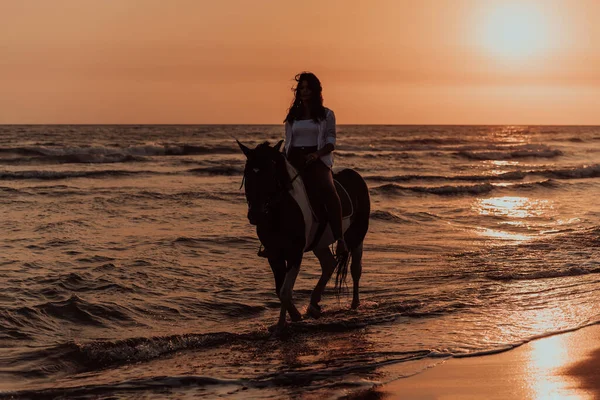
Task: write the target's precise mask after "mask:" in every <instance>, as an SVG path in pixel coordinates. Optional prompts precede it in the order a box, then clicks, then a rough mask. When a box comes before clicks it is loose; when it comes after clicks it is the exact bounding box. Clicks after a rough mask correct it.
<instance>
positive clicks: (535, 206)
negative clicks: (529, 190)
mask: <svg viewBox="0 0 600 400" xmlns="http://www.w3.org/2000/svg"><path fill="white" fill-rule="evenodd" d="M475 207H476V208H477V210H478V213H479V215H494V216H505V217H509V218H528V217H539V216H542V215H544V213H545V211H546V210H548V209H549V208H552V205H551V204H550V202H549V201H548V200H532V199H530V198H528V197H516V196H504V197H492V198H490V199H478V200H477V203H476V205H475Z"/></svg>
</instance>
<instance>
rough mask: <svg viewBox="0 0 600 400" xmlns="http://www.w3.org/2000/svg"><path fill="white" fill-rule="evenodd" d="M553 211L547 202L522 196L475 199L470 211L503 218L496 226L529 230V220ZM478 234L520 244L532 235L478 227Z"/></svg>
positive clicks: (550, 204) (530, 225)
mask: <svg viewBox="0 0 600 400" xmlns="http://www.w3.org/2000/svg"><path fill="white" fill-rule="evenodd" d="M552 209H553V203H552V202H551V201H549V200H538V199H531V198H529V197H523V196H502V197H492V198H487V199H477V200H476V201H475V203H474V204H473V206H472V210H473V211H474V212H475V213H476V214H478V215H479V216H491V217H499V218H503V219H504V221H501V222H498V225H505V226H512V227H517V228H522V229H530V227H532V225H533V223H532V222H531V221H530V219H531V218H535V217H542V216H545V215H547V214H548V213H549V212H550V211H551V210H552ZM478 233H479V234H480V235H482V236H486V237H490V238H495V239H503V240H512V241H516V242H522V241H526V240H530V239H532V238H533V235H528V234H523V233H514V232H507V231H505V230H501V229H491V228H486V227H479V228H478Z"/></svg>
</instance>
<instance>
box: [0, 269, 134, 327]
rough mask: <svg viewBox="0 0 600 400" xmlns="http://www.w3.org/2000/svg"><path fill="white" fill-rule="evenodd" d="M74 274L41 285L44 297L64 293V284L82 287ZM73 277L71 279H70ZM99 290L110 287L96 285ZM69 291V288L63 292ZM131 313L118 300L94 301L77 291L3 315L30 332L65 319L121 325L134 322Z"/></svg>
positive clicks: (0, 313) (5, 311)
mask: <svg viewBox="0 0 600 400" xmlns="http://www.w3.org/2000/svg"><path fill="white" fill-rule="evenodd" d="M73 279H74V278H72V277H67V280H66V281H65V282H61V284H60V285H59V286H56V287H53V286H47V287H46V288H44V289H40V291H39V292H40V293H41V294H43V295H44V297H46V298H48V297H55V296H60V293H61V287H62V288H64V289H67V290H66V292H69V291H70V290H69V287H71V288H73V287H75V288H77V289H78V290H80V289H81V286H79V287H78V286H77V285H78V284H79V285H81V282H77V279H75V280H73ZM69 280H70V281H71V282H69ZM95 289H97V290H106V289H107V287H106V286H104V287H96V288H95ZM63 293H65V292H63ZM130 314H131V313H130V312H129V311H128V310H127V309H126V308H124V307H123V306H120V305H118V304H116V303H102V304H98V303H92V302H90V301H86V300H83V299H81V298H80V297H78V296H76V295H71V297H70V298H68V299H67V300H62V301H47V302H45V303H42V304H38V305H35V306H23V307H19V308H16V309H8V308H7V309H3V310H0V319H3V320H4V321H5V322H6V323H7V324H8V325H6V326H5V328H10V329H15V330H17V331H18V332H21V333H24V334H28V333H29V332H30V331H32V332H33V331H35V332H38V333H39V332H41V331H44V330H45V331H47V332H51V331H55V330H56V329H57V328H58V326H60V324H61V321H62V322H63V323H64V322H65V321H68V322H71V323H75V324H76V325H80V326H85V325H88V326H95V327H101V326H109V325H110V324H111V323H116V324H119V325H123V324H132V323H134V321H133V319H132V318H131V317H130V316H129V315H130Z"/></svg>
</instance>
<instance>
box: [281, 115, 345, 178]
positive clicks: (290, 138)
mask: <svg viewBox="0 0 600 400" xmlns="http://www.w3.org/2000/svg"><path fill="white" fill-rule="evenodd" d="M325 111H326V114H325V115H326V117H325V119H324V120H323V121H320V122H319V124H318V126H319V136H318V140H317V142H318V145H317V148H318V149H319V150H320V149H322V148H323V147H324V146H325V145H326V144H327V143H331V144H333V145H334V146H335V136H336V134H335V114H334V113H333V111H331V110H330V109H328V108H325ZM284 126H285V148H284V151H285V154H286V155H289V154H290V148H291V147H292V142H294V134H293V132H292V124H291V123H289V122H286V123H285V125H284ZM321 160H322V161H323V162H324V163H325V165H327V166H328V167H329V168H331V167H333V153H329V154H325V155H324V156H322V157H321Z"/></svg>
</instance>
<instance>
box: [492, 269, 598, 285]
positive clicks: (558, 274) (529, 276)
mask: <svg viewBox="0 0 600 400" xmlns="http://www.w3.org/2000/svg"><path fill="white" fill-rule="evenodd" d="M599 273H600V267H591V268H590V267H587V268H586V267H585V266H581V267H569V268H559V269H552V270H544V271H525V272H497V273H491V274H487V275H486V278H488V279H490V280H493V281H503V282H507V281H523V280H536V279H549V278H563V277H568V276H581V275H589V274H599Z"/></svg>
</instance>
